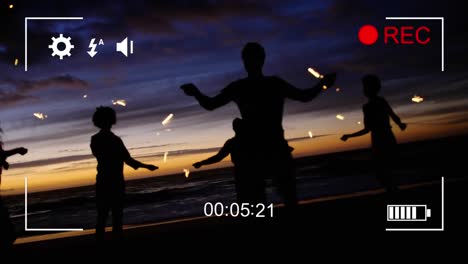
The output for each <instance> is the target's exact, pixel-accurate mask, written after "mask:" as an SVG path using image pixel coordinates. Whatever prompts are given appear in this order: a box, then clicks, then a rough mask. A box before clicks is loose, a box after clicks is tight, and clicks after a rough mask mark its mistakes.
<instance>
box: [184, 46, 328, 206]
mask: <svg viewBox="0 0 468 264" xmlns="http://www.w3.org/2000/svg"><path fill="white" fill-rule="evenodd" d="M242 60H243V62H244V67H245V70H246V71H247V75H248V76H247V77H246V78H244V79H240V80H237V81H234V82H232V83H230V84H229V85H228V86H227V87H226V88H224V89H223V90H222V91H221V93H220V94H218V95H216V96H214V97H209V96H206V95H204V94H203V93H201V92H200V91H199V89H198V88H197V87H196V86H195V85H193V84H184V85H182V86H181V88H182V89H183V90H184V92H185V94H187V95H189V96H194V97H195V98H196V99H197V100H198V102H199V103H200V105H201V106H202V107H203V108H205V109H207V110H214V109H216V108H219V107H221V106H223V105H226V104H227V103H229V102H231V101H233V102H235V103H236V104H237V106H238V108H239V111H240V113H241V116H242V119H243V121H244V125H245V135H246V140H247V141H248V142H250V144H248V145H250V146H252V147H251V148H250V151H248V152H247V153H248V154H247V155H248V157H247V158H248V159H249V160H251V161H252V162H251V164H253V165H252V167H251V168H250V169H251V170H250V171H251V172H250V175H249V176H248V177H252V178H253V177H266V176H267V175H268V176H270V177H271V176H273V177H274V178H273V179H274V182H275V183H276V186H277V188H278V189H279V191H280V193H281V194H282V195H283V198H284V201H285V203H286V205H288V206H294V205H296V204H297V198H296V185H295V177H294V166H293V160H292V155H291V152H290V150H289V146H288V144H287V142H286V140H285V139H284V131H283V126H282V120H283V108H284V100H285V99H286V98H290V99H293V100H297V101H301V102H308V101H311V100H312V99H314V98H315V97H316V96H317V95H318V94H320V92H321V91H322V86H323V85H326V86H328V87H330V86H332V85H333V84H334V81H335V75H334V74H330V75H325V77H324V78H323V79H321V80H320V81H319V83H318V84H317V85H315V86H314V87H312V88H310V89H305V90H302V89H298V88H296V87H294V86H293V85H291V84H289V83H288V82H286V81H284V80H282V79H281V78H279V77H277V76H264V75H263V71H262V68H263V64H264V62H265V50H264V49H263V47H262V46H261V45H260V44H258V43H247V44H246V45H245V47H244V49H243V50H242ZM253 146H255V147H253Z"/></svg>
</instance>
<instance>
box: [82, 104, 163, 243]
mask: <svg viewBox="0 0 468 264" xmlns="http://www.w3.org/2000/svg"><path fill="white" fill-rule="evenodd" d="M116 122H117V118H116V114H115V111H114V109H112V108H110V107H102V106H101V107H98V108H97V109H96V112H95V113H94V115H93V123H94V125H95V126H96V127H98V128H100V129H101V130H100V131H99V132H98V133H97V134H95V135H93V136H92V137H91V150H92V152H93V155H94V156H95V157H96V159H97V162H98V164H97V176H96V207H97V223H96V238H97V241H98V242H102V241H103V239H104V233H105V226H106V220H107V215H108V214H109V211H110V210H111V211H112V235H113V237H114V238H115V239H121V238H122V218H123V204H124V195H125V179H124V175H123V166H124V163H125V164H127V165H129V166H130V167H132V168H133V169H135V170H136V169H138V168H145V169H148V170H151V171H153V170H156V169H158V167H156V166H154V165H149V164H144V163H141V162H139V161H137V160H135V159H133V158H132V157H131V156H130V153H129V152H128V150H127V148H126V147H125V145H124V143H123V142H122V139H120V137H118V136H116V135H114V133H112V132H111V127H112V125H114V124H115V123H116Z"/></svg>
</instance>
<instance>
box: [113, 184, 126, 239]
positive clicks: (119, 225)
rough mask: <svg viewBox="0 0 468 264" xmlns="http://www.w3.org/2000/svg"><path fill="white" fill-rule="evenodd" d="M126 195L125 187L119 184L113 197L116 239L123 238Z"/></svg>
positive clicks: (114, 235)
mask: <svg viewBox="0 0 468 264" xmlns="http://www.w3.org/2000/svg"><path fill="white" fill-rule="evenodd" d="M124 195H125V187H124V186H119V187H118V189H117V190H115V194H114V198H113V199H112V200H113V203H112V237H113V239H114V240H121V239H122V233H123V206H124Z"/></svg>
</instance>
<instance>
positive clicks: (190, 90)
mask: <svg viewBox="0 0 468 264" xmlns="http://www.w3.org/2000/svg"><path fill="white" fill-rule="evenodd" d="M180 89H182V90H183V91H184V93H185V94H186V95H188V96H195V95H196V94H198V93H200V91H199V90H198V88H197V87H196V86H195V85H194V84H193V83H186V84H183V85H182V86H180Z"/></svg>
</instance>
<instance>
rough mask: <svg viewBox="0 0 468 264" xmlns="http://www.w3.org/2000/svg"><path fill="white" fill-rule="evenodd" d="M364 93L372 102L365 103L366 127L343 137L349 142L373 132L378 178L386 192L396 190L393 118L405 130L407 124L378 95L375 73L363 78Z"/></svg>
mask: <svg viewBox="0 0 468 264" xmlns="http://www.w3.org/2000/svg"><path fill="white" fill-rule="evenodd" d="M362 84H363V87H364V95H365V96H366V97H367V98H369V101H368V102H367V103H366V104H365V105H364V106H363V112H364V129H362V130H360V131H358V132H356V133H353V134H346V135H343V136H342V137H341V140H343V141H346V140H348V138H351V137H359V136H363V135H365V134H367V133H369V132H370V133H371V140H372V153H373V157H374V166H375V169H376V172H377V179H378V180H379V181H380V182H381V184H382V185H383V186H384V187H385V189H386V190H387V192H389V193H393V192H395V191H397V190H398V188H397V185H396V184H395V183H394V181H393V180H392V176H391V175H390V174H389V172H390V171H391V166H392V165H393V160H394V159H395V155H397V153H396V147H397V141H396V139H395V136H394V135H393V132H392V127H391V126H390V118H392V120H393V121H394V122H395V123H396V124H397V125H398V126H399V127H400V129H401V130H405V129H406V124H405V123H403V122H401V120H400V118H399V117H398V116H397V115H396V114H395V112H393V109H392V108H391V107H390V105H389V104H388V103H387V101H386V100H385V99H384V98H382V97H380V96H378V93H379V91H380V88H381V84H380V79H379V77H377V76H376V75H366V76H364V77H363V78H362Z"/></svg>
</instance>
